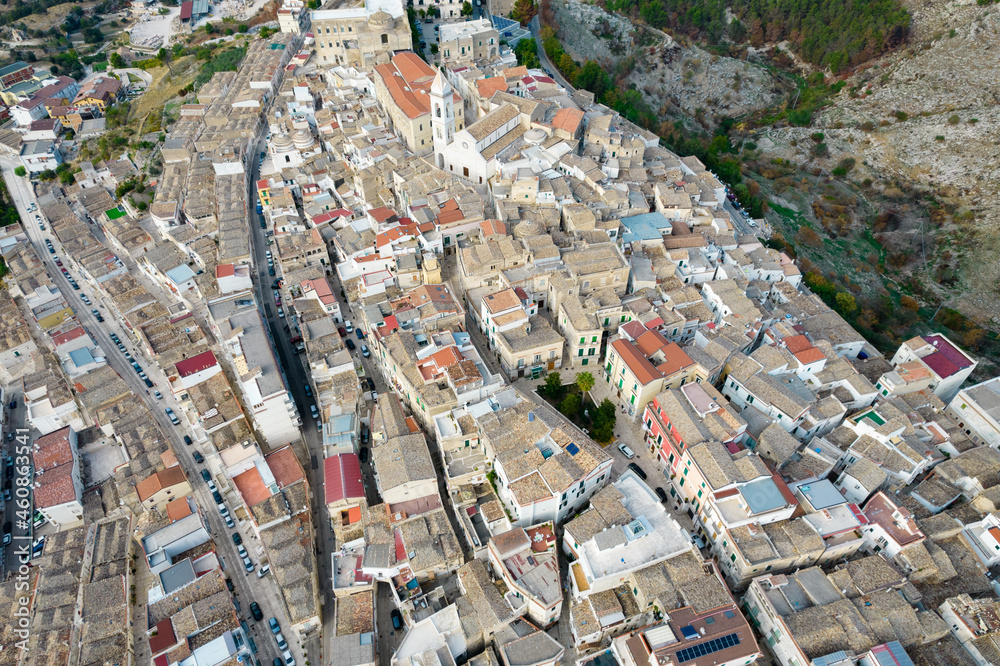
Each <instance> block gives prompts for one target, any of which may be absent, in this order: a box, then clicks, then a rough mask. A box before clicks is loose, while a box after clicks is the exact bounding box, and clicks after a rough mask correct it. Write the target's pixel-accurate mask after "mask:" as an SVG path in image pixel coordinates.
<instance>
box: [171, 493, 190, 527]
mask: <svg viewBox="0 0 1000 666" xmlns="http://www.w3.org/2000/svg"><path fill="white" fill-rule="evenodd" d="M189 499H190V496H188V495H186V496H184V497H178V498H177V499H174V500H170V501H169V502H167V518H169V519H170V522H172V523H176V522H177V521H178V520H180V519H181V518H186V517H187V516H190V515H191V504H190V502H189Z"/></svg>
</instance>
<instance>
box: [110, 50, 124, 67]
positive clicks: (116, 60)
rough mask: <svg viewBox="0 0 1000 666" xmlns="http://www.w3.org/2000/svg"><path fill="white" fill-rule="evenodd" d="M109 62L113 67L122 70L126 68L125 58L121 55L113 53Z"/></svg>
mask: <svg viewBox="0 0 1000 666" xmlns="http://www.w3.org/2000/svg"><path fill="white" fill-rule="evenodd" d="M108 61H109V62H110V63H111V66H112V67H115V68H121V67H124V66H125V58H123V57H121V54H118V53H112V54H111V57H110V58H108Z"/></svg>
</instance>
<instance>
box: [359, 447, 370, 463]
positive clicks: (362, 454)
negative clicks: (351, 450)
mask: <svg viewBox="0 0 1000 666" xmlns="http://www.w3.org/2000/svg"><path fill="white" fill-rule="evenodd" d="M358 460H360V461H361V462H363V463H366V462H368V447H367V446H362V447H361V449H360V450H359V451H358Z"/></svg>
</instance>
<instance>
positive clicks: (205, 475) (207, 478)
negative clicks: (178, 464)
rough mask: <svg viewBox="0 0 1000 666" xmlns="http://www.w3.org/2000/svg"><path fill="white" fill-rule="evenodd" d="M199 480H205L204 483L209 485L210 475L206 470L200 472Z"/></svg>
mask: <svg viewBox="0 0 1000 666" xmlns="http://www.w3.org/2000/svg"><path fill="white" fill-rule="evenodd" d="M201 478H203V479H205V481H207V482H209V483H211V482H212V475H211V474H209V473H208V470H207V469H203V470H201Z"/></svg>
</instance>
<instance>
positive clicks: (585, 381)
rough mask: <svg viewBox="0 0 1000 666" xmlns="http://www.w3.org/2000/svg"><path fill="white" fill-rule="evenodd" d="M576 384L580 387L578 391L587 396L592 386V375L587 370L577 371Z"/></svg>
mask: <svg viewBox="0 0 1000 666" xmlns="http://www.w3.org/2000/svg"><path fill="white" fill-rule="evenodd" d="M575 383H576V386H577V388H578V389H580V393H582V394H583V395H584V397H586V396H587V393H589V392H590V389H592V388H594V375H592V374H590V373H589V372H578V373H576V382H575Z"/></svg>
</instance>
